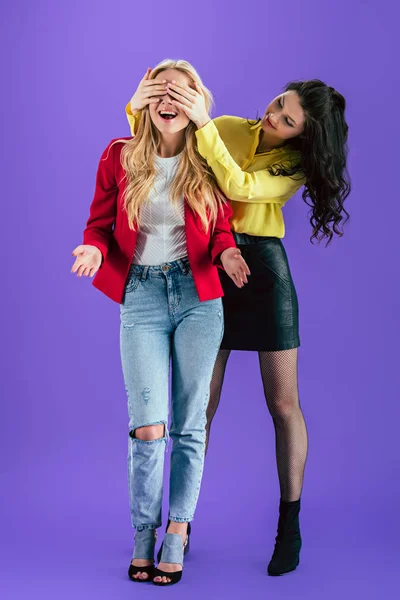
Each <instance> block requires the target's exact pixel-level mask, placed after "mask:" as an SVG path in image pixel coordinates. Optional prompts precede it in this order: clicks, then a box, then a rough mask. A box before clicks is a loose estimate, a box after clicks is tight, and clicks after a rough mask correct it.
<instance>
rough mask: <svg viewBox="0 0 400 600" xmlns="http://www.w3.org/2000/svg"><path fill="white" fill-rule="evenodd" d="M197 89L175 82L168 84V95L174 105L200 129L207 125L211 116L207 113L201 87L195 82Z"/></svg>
mask: <svg viewBox="0 0 400 600" xmlns="http://www.w3.org/2000/svg"><path fill="white" fill-rule="evenodd" d="M194 86H195V89H193V88H190V87H188V86H186V85H185V86H183V85H178V84H177V83H176V82H175V81H173V82H172V83H167V85H166V89H167V93H168V94H169V96H171V98H173V100H172V103H173V104H175V106H177V107H178V108H180V109H181V110H182V111H183V112H184V113H185V114H186V116H187V117H189V119H190V120H191V121H193V123H194V124H195V125H196V126H197V128H198V129H201V127H204V125H207V123H208V122H209V121H211V119H210V115H209V114H208V112H207V108H206V101H205V98H204V94H203V92H202V89H201V87H200V86H199V85H198V83H197V82H196V81H195V82H194Z"/></svg>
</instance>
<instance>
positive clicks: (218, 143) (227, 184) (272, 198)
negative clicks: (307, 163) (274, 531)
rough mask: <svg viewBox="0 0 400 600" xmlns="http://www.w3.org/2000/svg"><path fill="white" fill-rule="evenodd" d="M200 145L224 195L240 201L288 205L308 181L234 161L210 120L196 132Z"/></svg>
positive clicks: (200, 150) (199, 148)
mask: <svg viewBox="0 0 400 600" xmlns="http://www.w3.org/2000/svg"><path fill="white" fill-rule="evenodd" d="M196 137H197V147H198V150H199V152H200V154H201V156H202V157H203V158H204V159H205V160H206V161H207V163H208V165H209V166H210V168H211V169H212V170H213V172H214V175H215V177H216V178H217V181H218V184H219V186H220V188H221V190H222V191H223V192H224V194H225V195H226V196H227V197H228V198H230V199H231V200H236V201H237V202H260V203H262V204H284V203H285V202H286V200H288V199H289V198H290V197H291V196H293V194H295V192H297V190H298V189H299V188H300V187H301V186H302V185H303V184H304V178H303V177H301V176H299V175H295V176H294V178H292V177H283V176H279V175H278V176H275V175H271V174H270V173H269V172H268V171H267V169H262V170H260V171H255V172H254V173H247V172H246V171H243V170H242V169H241V168H240V167H239V165H238V164H237V163H236V162H235V161H234V160H233V158H232V156H231V155H230V154H229V152H228V149H227V147H226V146H225V144H224V142H223V141H222V139H221V137H220V134H219V132H218V129H217V127H216V126H215V124H214V123H213V122H212V121H210V122H209V123H207V125H205V126H204V127H202V128H201V129H198V130H197V131H196Z"/></svg>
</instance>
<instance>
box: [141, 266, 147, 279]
mask: <svg viewBox="0 0 400 600" xmlns="http://www.w3.org/2000/svg"><path fill="white" fill-rule="evenodd" d="M148 272H149V267H148V266H147V265H146V266H145V267H144V269H143V271H142V277H141V280H142V281H146V279H147V273H148Z"/></svg>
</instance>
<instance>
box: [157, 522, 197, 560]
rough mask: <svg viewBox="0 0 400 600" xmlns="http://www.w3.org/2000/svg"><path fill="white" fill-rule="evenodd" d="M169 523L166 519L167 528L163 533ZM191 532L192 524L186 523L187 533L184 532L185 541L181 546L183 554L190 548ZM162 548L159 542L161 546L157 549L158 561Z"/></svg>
mask: <svg viewBox="0 0 400 600" xmlns="http://www.w3.org/2000/svg"><path fill="white" fill-rule="evenodd" d="M170 523H171V521H170V520H168V523H167V528H166V530H165V533H166V532H167V530H168V527H169V525H170ZM191 533H192V526H191V524H190V523H188V527H187V534H186V542H185V544H184V547H183V554H184V555H186V554H188V552H189V550H190V534H191ZM163 543H164V542H163ZM162 549H163V544H161V547H160V549H159V551H158V552H157V561H158V562H161V554H162Z"/></svg>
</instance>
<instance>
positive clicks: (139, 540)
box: [128, 529, 157, 583]
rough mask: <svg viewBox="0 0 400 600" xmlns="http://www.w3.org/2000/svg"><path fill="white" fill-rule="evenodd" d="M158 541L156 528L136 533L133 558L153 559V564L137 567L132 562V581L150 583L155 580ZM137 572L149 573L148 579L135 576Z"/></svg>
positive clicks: (130, 566) (130, 568) (130, 573)
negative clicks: (155, 548) (155, 557)
mask: <svg viewBox="0 0 400 600" xmlns="http://www.w3.org/2000/svg"><path fill="white" fill-rule="evenodd" d="M156 541H157V532H156V530H155V529H145V530H143V531H136V533H135V550H134V556H133V558H132V560H133V559H135V558H141V559H143V560H152V561H153V564H152V565H147V566H145V567H136V566H135V565H133V564H132V562H131V563H130V565H129V569H128V576H129V579H130V580H131V581H135V582H137V583H149V582H151V581H152V580H153V577H154V571H155V566H154V547H155V545H156ZM137 573H147V575H148V576H147V577H146V579H141V578H139V577H134V575H137Z"/></svg>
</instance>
